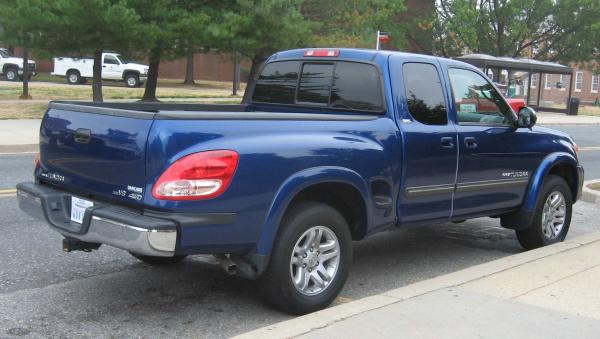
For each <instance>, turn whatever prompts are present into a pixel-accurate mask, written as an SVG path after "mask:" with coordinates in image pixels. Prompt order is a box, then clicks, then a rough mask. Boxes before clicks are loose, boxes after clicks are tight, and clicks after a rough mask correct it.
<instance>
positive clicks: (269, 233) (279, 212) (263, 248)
mask: <svg viewBox="0 0 600 339" xmlns="http://www.w3.org/2000/svg"><path fill="white" fill-rule="evenodd" d="M327 182H336V183H344V184H349V185H351V186H353V187H354V188H356V189H357V190H358V191H359V192H360V194H361V196H362V198H363V201H364V203H365V208H366V214H367V223H369V220H371V219H370V218H371V205H370V204H369V203H368V201H370V200H369V199H370V197H371V194H370V190H369V188H368V187H369V186H368V184H367V183H366V181H365V180H364V179H363V178H362V177H361V176H360V175H359V174H358V173H356V172H354V171H353V170H351V169H348V168H345V167H337V166H321V167H312V168H308V169H305V170H302V171H300V172H296V173H294V174H293V175H291V176H290V177H288V178H287V179H286V180H285V181H284V182H283V184H281V186H280V187H279V189H278V190H277V193H275V196H274V198H273V200H272V202H271V205H270V206H269V210H268V212H267V215H266V217H265V221H264V223H263V225H262V228H261V231H260V238H259V239H258V241H257V245H256V253H258V254H269V253H271V248H272V246H273V242H274V241H275V237H276V235H277V231H278V230H279V224H280V223H281V220H282V219H283V215H284V213H285V211H286V210H287V208H288V207H289V205H290V203H291V202H292V200H293V199H294V197H296V196H297V194H298V193H300V192H301V191H302V190H304V189H306V188H308V187H310V186H313V185H316V184H321V183H327Z"/></svg>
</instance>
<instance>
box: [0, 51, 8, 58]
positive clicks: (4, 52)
mask: <svg viewBox="0 0 600 339" xmlns="http://www.w3.org/2000/svg"><path fill="white" fill-rule="evenodd" d="M0 56H2V57H3V58H8V57H9V55H8V52H7V51H5V50H3V49H0Z"/></svg>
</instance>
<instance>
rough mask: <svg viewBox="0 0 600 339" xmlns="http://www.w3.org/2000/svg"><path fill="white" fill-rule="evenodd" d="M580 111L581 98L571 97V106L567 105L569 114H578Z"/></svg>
mask: <svg viewBox="0 0 600 339" xmlns="http://www.w3.org/2000/svg"><path fill="white" fill-rule="evenodd" d="M578 112H579V98H573V97H570V98H569V106H568V107H567V115H577V113H578Z"/></svg>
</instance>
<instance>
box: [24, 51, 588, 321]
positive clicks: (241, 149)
mask: <svg viewBox="0 0 600 339" xmlns="http://www.w3.org/2000/svg"><path fill="white" fill-rule="evenodd" d="M249 90H251V91H252V93H251V101H250V102H248V103H247V104H240V105H194V104H161V103H84V102H60V101H56V102H52V103H50V105H49V108H48V110H47V112H46V114H45V116H44V118H43V120H42V123H41V129H40V142H39V148H40V152H39V157H38V158H37V159H36V163H35V173H34V179H35V180H34V182H25V183H20V184H19V185H18V186H17V189H18V201H19V205H20V208H21V209H22V210H23V211H25V212H26V213H28V214H30V215H31V216H34V217H35V218H38V219H40V220H44V221H45V222H47V223H48V224H49V225H50V228H52V229H53V230H54V231H57V232H59V233H61V234H62V235H63V236H64V239H63V243H62V246H63V250H65V251H67V252H69V251H74V250H83V251H92V250H95V249H97V248H98V247H100V246H101V245H109V246H113V247H117V248H120V249H123V250H125V251H128V252H130V253H131V254H132V255H133V256H135V257H136V258H138V259H140V260H142V261H144V262H146V263H148V264H152V265H166V264H174V263H178V262H180V261H181V260H184V258H185V257H186V256H188V255H196V254H209V255H214V256H215V257H216V258H217V259H218V260H219V262H220V263H221V265H222V266H223V267H224V268H225V269H226V270H227V271H228V272H230V273H236V274H238V275H240V276H242V277H245V278H249V279H255V280H258V282H257V285H258V286H259V289H260V290H261V291H262V293H263V294H264V296H265V298H266V300H267V301H268V302H270V303H271V304H272V305H274V306H275V307H277V308H279V309H281V310H283V311H286V312H290V313H294V314H303V313H307V312H312V311H315V310H319V309H322V308H324V307H326V306H327V305H329V304H330V303H331V302H332V300H334V298H335V297H336V295H337V294H338V293H339V292H340V290H341V289H342V287H343V286H344V283H345V281H346V278H347V277H348V273H349V271H350V269H351V267H352V242H353V241H359V240H361V239H364V238H366V237H368V236H370V235H372V234H375V233H377V232H381V231H385V230H394V229H402V228H404V227H407V226H413V225H424V224H428V225H430V224H433V223H440V224H444V223H448V222H459V221H464V220H466V219H471V218H479V217H491V218H497V219H498V223H499V224H501V225H502V226H503V227H506V228H509V229H514V230H515V232H516V238H517V239H518V241H519V243H520V244H521V245H522V246H523V247H524V248H525V249H533V248H537V247H541V246H545V245H548V244H553V243H556V242H560V241H563V240H564V239H565V236H566V235H567V232H568V230H569V225H570V222H571V215H572V206H573V203H575V202H576V201H577V200H578V199H579V196H580V194H581V188H582V182H583V175H584V171H583V168H582V166H581V165H580V163H579V161H578V147H577V145H576V144H575V143H574V142H573V139H572V138H571V137H569V136H568V135H567V134H565V133H562V132H558V131H555V130H552V129H548V128H543V127H538V126H534V125H535V123H536V113H535V112H534V110H533V109H531V108H529V107H524V108H523V109H521V110H520V111H519V112H514V111H513V110H512V109H511V107H510V106H509V105H508V104H507V102H506V100H505V98H504V97H503V96H502V95H501V94H500V93H499V92H498V89H497V88H496V87H495V86H494V85H493V84H492V83H491V82H490V81H489V80H488V79H487V78H486V76H485V75H484V74H483V73H482V72H481V71H480V70H479V69H477V68H475V67H473V66H470V65H468V64H465V63H462V62H459V61H455V60H448V59H442V58H436V57H432V56H424V55H416V54H407V53H400V52H391V51H375V50H357V49H299V50H291V51H284V52H279V53H276V54H274V55H273V56H271V57H270V58H269V59H268V60H267V62H266V63H265V65H264V67H263V68H262V70H261V71H260V73H259V75H258V76H257V78H256V83H255V85H254V86H251V89H249ZM440 227H443V225H441V226H440Z"/></svg>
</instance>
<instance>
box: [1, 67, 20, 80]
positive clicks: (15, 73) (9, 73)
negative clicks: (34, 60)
mask: <svg viewBox="0 0 600 339" xmlns="http://www.w3.org/2000/svg"><path fill="white" fill-rule="evenodd" d="M4 79H6V81H19V70H18V69H17V68H16V67H7V68H6V69H5V70H4Z"/></svg>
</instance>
